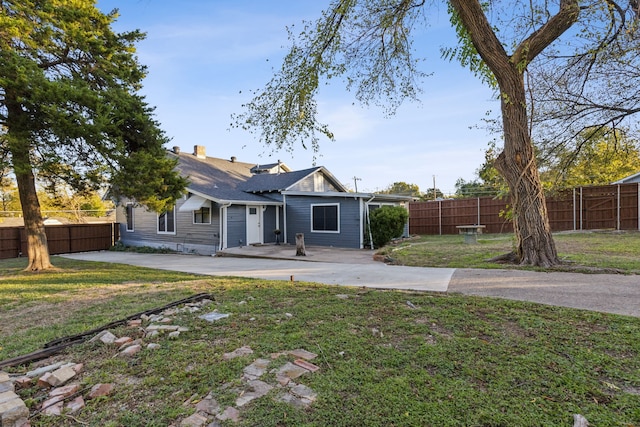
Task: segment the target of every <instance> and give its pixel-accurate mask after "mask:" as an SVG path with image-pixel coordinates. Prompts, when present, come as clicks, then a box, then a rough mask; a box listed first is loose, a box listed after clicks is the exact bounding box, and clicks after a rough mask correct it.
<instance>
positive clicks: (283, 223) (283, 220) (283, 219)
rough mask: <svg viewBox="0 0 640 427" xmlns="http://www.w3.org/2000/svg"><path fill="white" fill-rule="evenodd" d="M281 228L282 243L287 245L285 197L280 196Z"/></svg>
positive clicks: (284, 195)
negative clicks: (282, 232) (282, 231)
mask: <svg viewBox="0 0 640 427" xmlns="http://www.w3.org/2000/svg"><path fill="white" fill-rule="evenodd" d="M282 217H283V218H282V228H284V234H283V235H282V239H283V242H282V243H287V242H289V240H288V239H287V228H288V226H287V195H286V194H283V195H282Z"/></svg>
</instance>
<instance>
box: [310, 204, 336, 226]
mask: <svg viewBox="0 0 640 427" xmlns="http://www.w3.org/2000/svg"><path fill="white" fill-rule="evenodd" d="M311 231H314V232H324V233H339V232H340V205H338V204H337V203H336V204H323V205H311Z"/></svg>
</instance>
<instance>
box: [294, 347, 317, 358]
mask: <svg viewBox="0 0 640 427" xmlns="http://www.w3.org/2000/svg"><path fill="white" fill-rule="evenodd" d="M288 353H289V354H290V355H292V356H294V357H297V358H298V359H304V360H313V359H315V358H316V357H318V355H317V354H315V353H311V352H310V351H307V350H303V349H301V348H299V349H297V350H291V351H289V352H288Z"/></svg>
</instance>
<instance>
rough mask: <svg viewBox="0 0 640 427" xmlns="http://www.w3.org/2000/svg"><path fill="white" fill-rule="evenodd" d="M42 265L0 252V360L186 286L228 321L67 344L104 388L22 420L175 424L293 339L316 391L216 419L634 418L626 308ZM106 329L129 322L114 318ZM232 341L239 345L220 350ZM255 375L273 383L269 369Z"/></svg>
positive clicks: (639, 415) (228, 397)
mask: <svg viewBox="0 0 640 427" xmlns="http://www.w3.org/2000/svg"><path fill="white" fill-rule="evenodd" d="M455 237H457V238H458V239H460V240H461V239H462V238H461V237H459V236H455ZM485 237H486V238H489V237H490V236H488V235H487V236H485ZM580 238H582V236H580ZM616 238H617V237H616ZM503 240H504V239H503ZM558 240H559V246H560V245H561V244H562V242H561V240H562V239H558ZM419 243H422V242H419ZM454 244H455V242H454V241H453V238H452V241H451V243H449V245H454ZM502 244H505V242H504V241H503V243H502ZM587 244H588V245H591V243H587ZM627 244H630V243H628V242H627ZM627 244H625V245H622V244H615V245H614V246H615V247H623V246H624V247H626V245H627ZM484 245H485V243H481V244H480V245H477V246H478V247H483V246H484ZM506 245H507V247H508V245H509V243H508V240H507V242H506ZM420 246H424V247H428V246H430V239H429V238H427V239H425V241H424V245H418V246H417V247H420ZM467 246H470V245H467ZM461 248H462V246H461ZM593 250H594V251H597V250H598V248H596V247H594V248H593ZM600 250H601V251H603V253H607V252H608V251H610V250H611V249H610V248H608V247H606V248H605V247H603V248H600ZM491 251H493V249H492V250H491ZM496 251H497V252H500V249H499V248H498V249H496ZM450 256H453V255H450ZM465 256H466V255H465ZM583 256H586V255H584V254H583ZM54 264H55V265H57V266H58V267H60V268H61V271H60V272H57V273H40V274H29V273H23V272H22V271H21V270H20V269H21V268H23V267H24V265H25V261H24V260H6V261H0V360H4V359H6V358H10V357H14V356H17V355H21V354H25V353H27V352H30V351H33V350H36V349H38V348H40V347H41V346H42V345H43V344H44V343H46V342H48V341H50V340H53V339H55V338H59V337H62V336H66V335H71V334H75V333H78V332H81V331H85V330H89V329H91V328H94V327H96V326H100V325H102V324H105V323H107V322H110V321H113V320H117V319H120V318H123V317H126V316H128V315H129V314H132V313H135V312H139V311H142V310H145V309H149V308H152V307H158V306H162V305H164V304H166V303H168V302H170V301H174V300H178V299H181V298H184V297H186V296H188V295H192V294H196V293H199V292H208V293H211V294H212V295H213V296H214V297H215V303H214V306H213V307H211V308H217V309H218V311H220V312H223V313H229V314H230V317H228V318H226V319H222V320H219V321H217V322H215V323H209V322H206V321H204V320H201V319H198V318H197V317H196V316H195V315H193V314H182V315H179V316H178V317H177V318H176V320H175V322H176V323H178V324H180V325H183V326H187V327H189V328H190V331H189V332H186V333H183V334H182V335H181V336H180V337H179V338H178V339H176V340H169V339H166V338H161V339H154V340H153V341H154V342H157V343H159V344H160V345H161V347H160V349H158V350H155V351H150V350H143V351H142V352H141V353H139V354H138V355H137V356H135V357H134V358H132V359H124V358H121V357H113V356H114V354H115V350H114V349H109V348H105V347H104V346H99V345H96V344H88V343H87V344H83V345H79V346H75V347H72V348H70V349H69V350H67V352H66V354H64V355H62V356H60V357H62V358H64V359H67V360H73V361H75V362H83V363H84V364H85V371H84V373H83V374H82V376H81V378H80V380H79V381H80V382H81V385H82V386H85V387H90V386H91V385H93V384H95V383H98V382H113V383H114V384H116V392H115V393H114V394H113V395H111V396H109V397H106V398H100V399H97V400H93V401H88V402H87V408H85V409H84V410H83V411H81V412H79V413H76V414H73V415H72V416H62V417H54V418H51V417H45V416H41V415H38V416H35V417H33V418H32V419H31V424H32V425H33V426H77V425H91V426H168V425H171V424H172V423H174V425H179V423H180V420H181V419H184V418H185V417H187V416H189V415H191V414H193V413H194V412H195V402H197V401H199V400H200V399H202V398H204V397H205V396H206V395H207V394H208V393H209V392H213V393H214V394H215V397H216V399H217V400H218V401H219V402H220V403H221V404H222V405H223V407H225V406H227V405H234V402H235V399H236V398H237V396H238V392H237V390H236V388H237V387H239V386H240V385H241V383H240V378H241V376H242V373H243V369H244V368H245V367H246V366H247V365H248V364H249V363H251V362H252V361H253V360H255V359H257V358H266V359H270V355H271V354H272V353H278V352H283V351H287V350H293V349H298V348H303V349H306V350H308V351H311V352H314V353H317V354H318V355H319V356H318V358H317V359H315V360H313V363H315V364H316V365H318V366H320V368H321V369H320V371H318V372H316V373H313V374H310V375H304V376H302V377H300V378H299V379H297V380H296V381H298V382H299V383H302V384H304V385H306V386H308V387H310V388H311V389H312V390H314V391H315V392H316V393H317V394H318V398H317V400H316V401H315V402H314V403H313V404H312V405H311V406H310V407H309V408H308V409H300V408H296V407H294V406H292V405H290V404H287V403H283V402H280V401H278V400H277V397H278V393H279V392H280V389H278V388H277V387H276V388H275V389H274V390H272V391H271V392H270V393H269V394H268V395H267V396H265V397H263V398H260V399H258V400H256V401H254V402H252V403H250V404H249V405H247V406H246V407H243V408H242V409H241V419H242V420H241V422H240V423H238V424H233V423H230V422H225V423H226V424H225V423H223V425H239V426H571V425H573V419H572V417H573V414H575V413H579V414H582V415H584V416H585V417H586V418H587V419H588V420H589V422H590V424H591V425H594V426H638V425H640V319H638V318H631V317H625V316H616V315H609V314H601V313H592V312H586V311H579V310H573V309H563V308H558V307H550V306H542V305H536V304H531V303H522V302H514V301H505V300H499V299H489V298H478V297H467V296H460V295H446V294H436V293H411V292H392V291H378V290H366V289H361V288H345V287H334V286H324V285H316V284H311V283H290V282H272V281H264V280H251V279H237V278H211V277H201V276H193V275H187V274H181V273H171V272H166V271H155V270H150V269H144V268H136V267H130V266H124V265H109V264H103V263H89V262H80V261H71V260H65V259H61V258H57V257H55V258H54ZM447 265H450V264H447ZM113 332H114V333H116V335H118V336H122V335H134V336H135V334H136V332H135V330H132V329H128V328H125V327H120V328H116V329H115V330H114V331H113ZM147 342H148V341H147ZM241 346H250V347H251V348H252V349H253V350H254V354H253V355H250V356H244V357H241V358H238V359H233V360H224V359H223V357H222V355H223V354H224V353H227V352H231V351H233V350H235V349H237V348H238V347H241ZM285 360H286V357H284V356H281V357H279V358H278V359H276V360H275V361H273V362H272V363H273V364H274V365H275V364H277V363H283V362H284V361H285ZM29 368H30V367H28V366H24V367H14V368H7V370H9V371H11V372H15V373H18V372H23V371H26V370H27V369H29ZM263 380H264V381H266V382H270V381H271V382H273V381H274V374H272V373H267V374H265V376H264V378H263ZM21 393H22V396H23V398H24V399H25V401H26V402H27V404H28V405H29V406H30V407H31V408H32V409H34V410H35V409H36V408H37V405H38V403H39V402H41V400H42V395H43V394H42V391H40V390H39V389H37V388H35V387H34V388H30V389H27V390H25V391H22V392H21ZM187 401H189V402H190V403H187V404H185V402H187Z"/></svg>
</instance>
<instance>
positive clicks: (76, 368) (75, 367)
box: [71, 363, 84, 374]
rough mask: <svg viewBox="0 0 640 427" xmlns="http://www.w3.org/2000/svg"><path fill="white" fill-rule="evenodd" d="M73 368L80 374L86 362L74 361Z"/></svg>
mask: <svg viewBox="0 0 640 427" xmlns="http://www.w3.org/2000/svg"><path fill="white" fill-rule="evenodd" d="M71 369H73V370H74V372H75V373H76V374H79V373H80V372H82V370H83V369H84V363H74V364H73V366H71Z"/></svg>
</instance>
